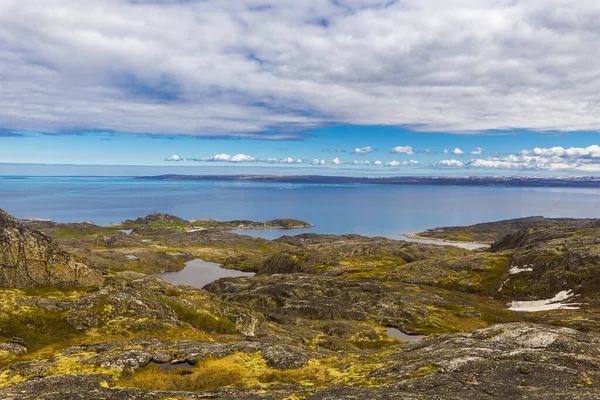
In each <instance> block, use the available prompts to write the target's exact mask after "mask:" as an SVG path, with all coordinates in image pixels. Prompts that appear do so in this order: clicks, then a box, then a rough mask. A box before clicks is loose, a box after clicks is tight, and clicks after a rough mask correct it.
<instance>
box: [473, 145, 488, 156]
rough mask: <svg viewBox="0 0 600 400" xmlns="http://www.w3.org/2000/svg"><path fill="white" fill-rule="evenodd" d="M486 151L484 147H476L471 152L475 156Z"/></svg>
mask: <svg viewBox="0 0 600 400" xmlns="http://www.w3.org/2000/svg"><path fill="white" fill-rule="evenodd" d="M484 151H485V149H484V148H481V147H475V149H474V150H473V151H471V154H472V155H474V156H479V155H481V154H483V152H484Z"/></svg>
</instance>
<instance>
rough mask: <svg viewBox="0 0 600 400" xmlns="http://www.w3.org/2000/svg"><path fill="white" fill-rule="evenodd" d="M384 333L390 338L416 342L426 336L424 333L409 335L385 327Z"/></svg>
mask: <svg viewBox="0 0 600 400" xmlns="http://www.w3.org/2000/svg"><path fill="white" fill-rule="evenodd" d="M386 334H387V335H388V336H389V337H391V338H392V339H399V340H404V341H405V342H416V341H419V340H423V339H425V338H426V336H424V335H409V334H408V333H404V332H402V331H401V330H400V329H396V328H386Z"/></svg>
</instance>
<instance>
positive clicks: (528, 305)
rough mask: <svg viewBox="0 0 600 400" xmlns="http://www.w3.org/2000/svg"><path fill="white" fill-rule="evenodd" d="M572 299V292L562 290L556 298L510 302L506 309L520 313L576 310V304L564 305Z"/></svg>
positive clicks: (577, 305) (577, 307) (577, 306)
mask: <svg viewBox="0 0 600 400" xmlns="http://www.w3.org/2000/svg"><path fill="white" fill-rule="evenodd" d="M571 297H573V291H572V290H563V291H562V292H559V293H558V294H557V295H556V296H554V297H553V298H551V299H547V300H534V301H512V302H510V303H508V309H509V310H512V311H520V312H535V311H547V310H578V309H579V304H578V303H565V301H566V300H568V299H570V298H571Z"/></svg>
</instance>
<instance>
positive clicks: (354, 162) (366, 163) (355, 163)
mask: <svg viewBox="0 0 600 400" xmlns="http://www.w3.org/2000/svg"><path fill="white" fill-rule="evenodd" d="M352 165H371V161H369V160H364V161H363V160H360V161H359V160H354V161H352Z"/></svg>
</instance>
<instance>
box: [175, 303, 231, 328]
mask: <svg viewBox="0 0 600 400" xmlns="http://www.w3.org/2000/svg"><path fill="white" fill-rule="evenodd" d="M164 302H165V304H166V305H168V306H169V307H171V309H172V310H173V311H174V312H175V314H177V318H179V320H181V321H183V322H187V323H188V324H190V325H191V326H193V327H194V328H196V329H200V330H203V331H206V332H211V333H236V329H235V323H233V322H232V321H230V320H229V319H227V318H224V317H219V316H216V315H213V314H211V313H210V312H208V311H205V310H198V309H195V308H193V307H190V306H188V305H186V304H184V303H182V302H181V301H177V300H173V299H169V298H164Z"/></svg>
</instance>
